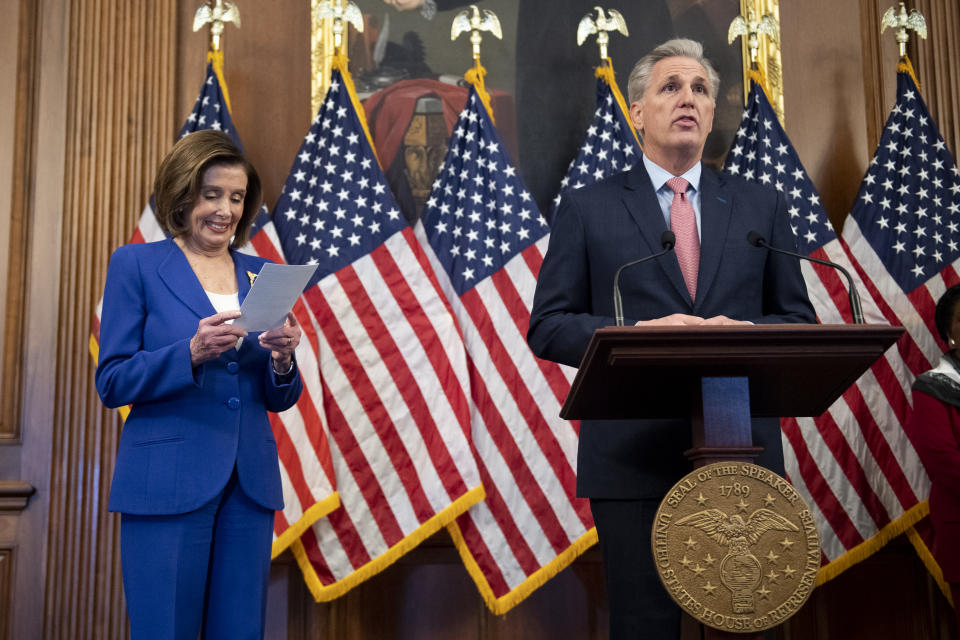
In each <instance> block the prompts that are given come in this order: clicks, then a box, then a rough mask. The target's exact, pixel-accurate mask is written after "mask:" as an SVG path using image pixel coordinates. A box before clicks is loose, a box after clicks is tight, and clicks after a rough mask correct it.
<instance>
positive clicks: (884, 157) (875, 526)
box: [725, 78, 956, 582]
mask: <svg viewBox="0 0 960 640" xmlns="http://www.w3.org/2000/svg"><path fill="white" fill-rule="evenodd" d="M902 82H903V79H902V78H901V83H902ZM906 99H908V98H907V97H906V96H905V95H901V99H900V101H898V105H897V107H895V108H894V113H893V114H892V115H891V119H890V122H889V123H888V125H887V129H886V131H885V133H884V136H883V140H882V141H881V144H880V147H879V148H878V150H877V155H876V156H875V157H874V159H873V162H872V163H871V165H870V170H869V171H868V173H867V176H866V178H865V179H864V182H863V186H862V187H861V190H860V195H859V196H858V199H857V204H856V206H855V207H854V210H853V212H852V214H851V216H850V218H848V219H847V222H846V229H845V236H846V238H847V240H848V241H850V242H851V245H852V246H854V247H855V248H856V251H855V253H856V254H857V255H856V257H854V256H852V255H850V254H849V253H848V251H847V247H846V243H845V242H844V240H843V239H840V238H837V236H836V234H835V233H834V232H833V230H832V229H831V227H830V225H829V220H828V218H827V215H826V212H825V211H824V208H823V205H822V204H821V203H820V198H819V195H818V194H817V191H816V189H815V188H814V186H813V183H812V182H811V181H810V178H809V177H808V176H807V173H806V171H805V170H804V168H803V165H802V164H801V163H800V159H799V157H798V156H797V153H796V151H794V149H793V146H792V145H791V144H790V140H789V139H788V138H787V135H786V133H785V132H784V130H783V128H782V127H781V126H780V123H779V121H778V120H777V117H776V115H775V114H774V112H773V109H772V108H771V106H770V103H769V102H768V101H767V98H766V95H765V94H764V92H763V90H762V89H761V87H760V85H758V84H757V83H756V82H753V83H752V86H751V90H750V94H749V97H748V100H747V106H746V109H745V111H744V115H743V120H742V122H741V126H740V129H739V130H738V131H737V135H736V137H735V139H734V142H733V146H732V148H731V149H730V152H729V153H728V154H727V160H726V166H725V171H727V172H728V173H732V174H736V175H740V176H741V177H745V178H747V179H749V180H753V181H755V182H759V183H761V184H766V185H769V186H771V187H773V188H776V189H777V190H778V191H780V192H781V193H783V194H784V196H785V197H786V200H787V205H788V212H789V215H790V224H791V227H792V229H793V232H794V234H795V236H796V240H797V245H798V247H799V248H800V251H801V252H803V253H806V254H808V255H810V256H812V257H815V258H820V259H825V260H831V261H833V262H836V263H838V264H841V265H843V266H844V267H846V268H847V269H848V271H851V272H852V274H853V276H854V283H855V286H856V288H857V290H858V291H859V292H861V293H868V294H869V295H867V296H866V297H865V299H864V300H863V311H864V316H865V318H866V321H867V322H868V323H876V324H893V325H903V326H905V327H907V329H908V331H909V335H907V336H905V337H904V338H903V339H901V340H900V342H899V343H898V344H897V345H895V346H894V347H891V349H890V350H889V351H888V352H887V353H886V354H885V357H884V358H881V359H880V360H879V361H878V362H877V363H875V364H874V365H873V366H872V367H871V369H870V370H869V371H868V372H867V373H865V374H864V375H863V376H862V377H861V378H860V379H859V380H858V381H857V382H856V383H855V384H854V385H852V386H851V387H850V388H849V389H848V390H847V391H846V392H845V393H844V394H843V396H841V398H840V399H838V400H837V401H836V402H835V403H834V404H833V405H832V406H831V407H830V408H829V409H828V410H827V412H826V413H824V414H823V415H821V416H818V417H816V418H785V419H783V420H782V421H781V428H782V431H783V445H784V461H785V463H786V470H787V475H788V477H789V479H790V481H791V482H792V483H793V484H794V486H795V487H796V488H797V489H798V491H800V493H801V494H802V495H803V496H804V497H805V498H806V500H807V502H808V503H809V504H810V506H811V508H812V510H813V511H814V513H815V514H816V517H817V522H818V529H819V530H820V535H821V540H822V545H823V556H824V558H823V561H824V564H825V566H823V567H822V568H821V572H820V578H819V580H820V582H824V581H826V580H828V579H830V578H832V577H834V576H836V575H838V574H839V573H840V572H842V571H843V570H845V569H846V568H848V567H850V566H852V565H853V564H856V563H857V562H859V561H860V560H863V559H864V558H866V557H867V556H869V555H870V554H871V553H873V552H875V551H876V550H878V549H880V548H881V547H882V546H883V545H884V544H886V542H888V541H889V540H890V539H892V538H893V537H895V536H897V535H899V534H900V533H902V532H903V531H904V530H905V529H908V528H909V527H910V526H911V525H912V524H914V523H915V522H916V521H917V520H918V519H919V518H920V517H922V511H921V509H920V508H919V507H918V500H919V498H921V497H923V496H925V495H926V493H927V489H928V486H929V482H928V479H927V476H926V474H925V473H924V471H923V466H922V465H921V464H920V461H919V458H918V457H917V455H916V452H915V451H914V449H913V447H912V445H911V444H910V441H909V440H908V439H907V437H906V435H905V433H904V431H903V428H902V424H903V422H904V421H905V420H906V417H907V412H908V411H909V409H910V407H909V397H910V395H909V384H910V381H911V380H912V379H913V377H914V375H916V374H917V373H919V372H921V371H924V370H925V369H927V368H929V362H932V361H936V358H935V357H934V356H935V355H937V354H938V353H939V351H938V350H937V347H936V344H935V340H934V339H933V337H932V335H931V334H930V327H929V326H928V325H927V324H925V322H924V321H923V320H921V318H922V317H926V318H929V319H930V321H932V318H933V313H932V312H933V304H932V301H933V300H935V299H936V291H937V290H938V289H937V288H938V287H939V290H942V278H941V277H939V276H938V277H935V278H934V279H933V280H932V281H930V282H929V283H928V284H927V286H932V287H933V293H930V292H924V293H923V294H922V295H921V296H920V297H921V298H925V301H926V302H927V303H928V304H929V306H927V307H923V306H919V307H916V306H914V305H912V304H910V305H909V306H907V305H906V304H904V303H905V302H906V301H907V300H908V299H909V298H910V297H912V296H915V295H916V292H914V293H907V292H911V291H914V290H915V289H917V287H918V285H921V284H923V280H925V279H927V278H930V276H932V275H935V271H936V270H938V269H939V268H942V265H941V267H936V268H934V267H933V263H932V261H933V260H935V258H931V257H927V258H926V261H925V262H924V263H923V264H924V268H925V269H926V274H925V275H924V276H923V278H922V279H916V278H915V279H913V280H912V281H910V282H907V281H906V280H896V281H894V280H892V279H891V277H890V275H889V274H888V271H887V270H888V269H889V268H890V267H891V266H892V265H895V264H897V262H898V261H899V260H900V259H899V258H898V257H897V256H898V255H899V254H900V253H902V251H898V249H897V248H896V243H897V242H899V241H900V240H903V241H905V242H907V241H909V242H911V243H912V242H915V241H916V240H918V239H919V238H918V235H917V233H916V232H915V229H917V228H920V227H919V226H918V225H917V222H918V221H922V217H923V216H922V215H919V214H918V211H921V210H923V211H926V212H927V215H928V216H929V217H930V218H934V217H936V218H938V219H939V220H941V221H943V223H944V224H947V220H946V219H947V218H948V213H947V205H948V204H949V200H948V195H949V187H950V185H949V184H948V183H947V182H946V178H945V174H946V173H949V167H950V166H952V162H951V163H949V164H947V163H946V162H945V161H944V160H942V159H940V160H937V157H936V156H934V154H933V150H934V144H935V142H936V141H937V140H938V139H939V135H937V134H936V131H935V129H933V124H932V122H930V120H929V118H927V119H926V121H924V122H922V123H921V115H920V113H919V110H920V109H919V108H918V104H917V103H919V97H918V96H917V95H916V92H915V91H914V92H913V95H912V96H911V97H910V98H909V100H913V101H914V104H913V105H912V107H909V108H910V109H912V111H911V115H910V116H909V117H908V116H906V115H904V113H905V109H906V108H907V107H905V105H904V100H906ZM920 108H922V105H920ZM923 112H924V114H925V113H926V110H925V109H923ZM911 119H912V122H909V120H911ZM940 144H941V145H942V141H941V142H940ZM904 148H906V149H908V151H907V152H902V151H901V150H902V149H904ZM935 161H939V162H940V163H941V165H942V166H941V169H939V170H937V171H936V172H935V171H934V170H933V169H932V163H934V162H935ZM944 167H946V168H944ZM920 172H924V173H925V174H926V175H927V176H928V178H926V180H933V179H934V174H935V173H937V175H938V176H939V177H937V178H936V180H937V181H938V183H939V186H936V187H934V186H933V184H927V185H926V186H922V185H921V182H922V179H921V178H920V177H919V175H920ZM921 190H924V191H925V192H926V196H925V197H924V198H921V197H920V196H919V195H918V194H919V193H920V192H921ZM954 197H956V196H954ZM934 198H936V201H934ZM923 200H926V202H924V201H923ZM955 207H956V205H954V208H955ZM880 220H884V222H880ZM884 225H889V226H890V229H891V231H886V230H885V228H884ZM860 228H866V229H868V230H869V232H870V235H869V236H864V235H862V234H861V233H860V231H859V229H860ZM896 228H899V229H900V231H899V232H897V231H893V229H896ZM926 232H931V233H933V229H932V228H930V227H929V226H925V227H924V233H926ZM941 233H942V232H941ZM868 238H871V239H868ZM941 241H942V242H946V239H945V238H943V236H941ZM874 242H876V245H875V246H876V249H871V250H870V252H869V255H868V254H867V253H866V252H865V251H864V248H863V247H862V246H860V245H862V244H863V243H866V244H867V246H874V245H872V243H874ZM930 242H931V247H930V252H931V254H932V253H933V247H932V245H933V244H935V243H936V241H934V240H932V239H931V240H930ZM913 247H914V245H913V244H910V245H909V248H910V249H913ZM784 248H787V249H790V248H791V247H784ZM911 255H914V254H911ZM940 255H941V258H943V259H944V260H946V262H944V263H943V264H948V263H949V262H950V261H952V260H953V259H954V258H955V257H956V255H953V257H951V258H949V260H947V259H946V258H945V257H944V255H943V253H941V254H940ZM913 266H914V265H912V264H911V265H910V267H913ZM854 267H856V268H854ZM802 269H803V274H804V279H805V280H806V284H807V290H808V292H809V294H810V299H811V302H812V303H813V306H814V309H815V310H816V312H817V316H818V317H819V319H820V321H821V322H823V323H849V322H851V321H852V318H851V314H850V309H849V302H848V298H847V285H846V281H845V280H844V279H843V277H842V276H841V275H840V274H839V273H837V271H836V270H835V269H832V268H830V267H826V266H821V265H811V264H810V263H808V262H806V261H804V262H803V263H802ZM921 275H923V274H921ZM954 277H955V276H954ZM937 281H939V282H940V284H937ZM891 285H892V286H891ZM920 289H921V290H924V289H925V287H924V286H921V287H920ZM918 311H919V312H920V314H919V315H918ZM925 353H926V355H925ZM931 358H933V360H931Z"/></svg>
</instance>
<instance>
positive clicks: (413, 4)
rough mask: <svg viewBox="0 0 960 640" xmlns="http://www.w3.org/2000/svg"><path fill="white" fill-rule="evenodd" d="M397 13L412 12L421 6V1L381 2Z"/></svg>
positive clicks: (393, 0)
mask: <svg viewBox="0 0 960 640" xmlns="http://www.w3.org/2000/svg"><path fill="white" fill-rule="evenodd" d="M383 2H384V3H385V4H389V5H390V6H392V7H393V8H394V9H396V10H397V11H412V10H413V9H419V8H420V7H422V6H423V0H383Z"/></svg>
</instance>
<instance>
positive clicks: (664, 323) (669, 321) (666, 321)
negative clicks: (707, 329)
mask: <svg viewBox="0 0 960 640" xmlns="http://www.w3.org/2000/svg"><path fill="white" fill-rule="evenodd" d="M703 323H704V319H703V318H701V317H700V316H688V315H687V314H685V313H672V314H670V315H669V316H663V317H662V318H654V319H653V320H640V321H639V322H637V324H636V326H638V327H671V326H672V327H676V326H680V325H698V324H703Z"/></svg>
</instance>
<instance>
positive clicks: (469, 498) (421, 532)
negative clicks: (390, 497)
mask: <svg viewBox="0 0 960 640" xmlns="http://www.w3.org/2000/svg"><path fill="white" fill-rule="evenodd" d="M486 497H487V494H486V491H484V488H483V486H482V485H481V486H478V487H474V488H473V489H471V490H470V491H468V492H467V493H465V494H464V495H462V496H461V497H459V498H458V499H457V500H455V501H454V502H453V503H452V504H451V505H450V506H449V507H447V508H446V509H444V510H443V511H441V512H440V513H438V514H436V515H435V516H433V517H432V518H430V519H429V520H427V521H426V522H424V523H423V524H422V525H420V527H418V528H417V529H416V530H414V531H412V532H411V533H410V535H408V536H407V537H405V538H404V539H403V540H401V541H400V542H398V543H397V544H395V545H393V546H392V547H390V548H389V549H387V550H386V551H385V552H384V553H382V554H381V555H379V556H377V557H376V558H374V559H373V560H371V561H370V562H368V563H367V564H365V565H363V566H362V567H360V568H358V569H356V570H355V571H352V572H351V573H350V574H349V575H347V576H346V577H344V578H342V579H340V580H337V581H336V582H334V583H333V584H328V585H324V584H323V583H321V582H320V577H319V576H318V575H317V572H316V571H315V570H314V568H313V565H312V564H311V563H310V558H309V557H307V551H306V549H304V547H303V542H302V541H301V540H300V538H297V539H296V540H295V541H294V542H293V544H291V545H290V551H291V552H292V553H293V556H294V557H295V558H296V559H297V564H298V565H299V566H300V571H302V572H303V579H304V581H305V582H306V583H307V588H308V589H310V593H311V594H312V595H313V598H314V600H316V601H317V602H329V601H330V600H334V599H336V598H339V597H340V596H342V595H344V594H345V593H347V592H348V591H350V590H351V589H353V588H354V587H356V586H357V585H359V584H360V583H362V582H364V581H366V580H368V579H370V578H372V577H373V576H375V575H377V574H378V573H380V572H381V571H383V570H384V569H386V568H387V567H389V566H390V565H392V564H393V563H394V562H396V561H397V560H399V559H400V558H401V557H402V556H403V555H404V554H406V553H407V552H408V551H410V550H411V549H413V548H414V547H416V546H417V545H419V544H420V543H421V542H423V541H424V540H426V539H427V538H429V537H430V536H432V535H433V534H434V533H436V532H437V531H439V530H440V529H441V528H443V527H444V526H446V525H447V524H449V523H451V522H453V521H454V520H455V519H456V518H457V517H459V516H460V515H462V514H464V513H466V512H467V510H469V509H470V507H472V506H473V505H475V504H477V503H478V502H482V501H483V500H485V499H486Z"/></svg>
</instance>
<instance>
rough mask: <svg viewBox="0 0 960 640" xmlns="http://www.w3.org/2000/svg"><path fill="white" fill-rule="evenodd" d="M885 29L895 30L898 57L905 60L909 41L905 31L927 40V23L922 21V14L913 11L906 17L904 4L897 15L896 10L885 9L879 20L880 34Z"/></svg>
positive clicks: (901, 4) (891, 8)
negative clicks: (898, 49) (913, 32)
mask: <svg viewBox="0 0 960 640" xmlns="http://www.w3.org/2000/svg"><path fill="white" fill-rule="evenodd" d="M887 27H890V28H891V29H896V30H897V44H899V45H900V57H901V58H905V57H906V55H907V41H908V40H910V36H909V35H908V34H907V29H913V30H914V31H916V32H917V35H918V36H920V37H921V38H923V39H924V40H926V39H927V21H926V20H925V19H924V17H923V14H922V13H920V12H919V11H917V10H916V9H913V10H912V11H911V12H910V14H909V15H907V8H906V7H905V6H904V4H903V3H902V2H901V3H900V12H899V13H897V10H896V9H895V8H893V7H890V8H889V9H887V11H886V13H884V14H883V17H882V18H881V19H880V33H883V32H884V31H886V29H887Z"/></svg>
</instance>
